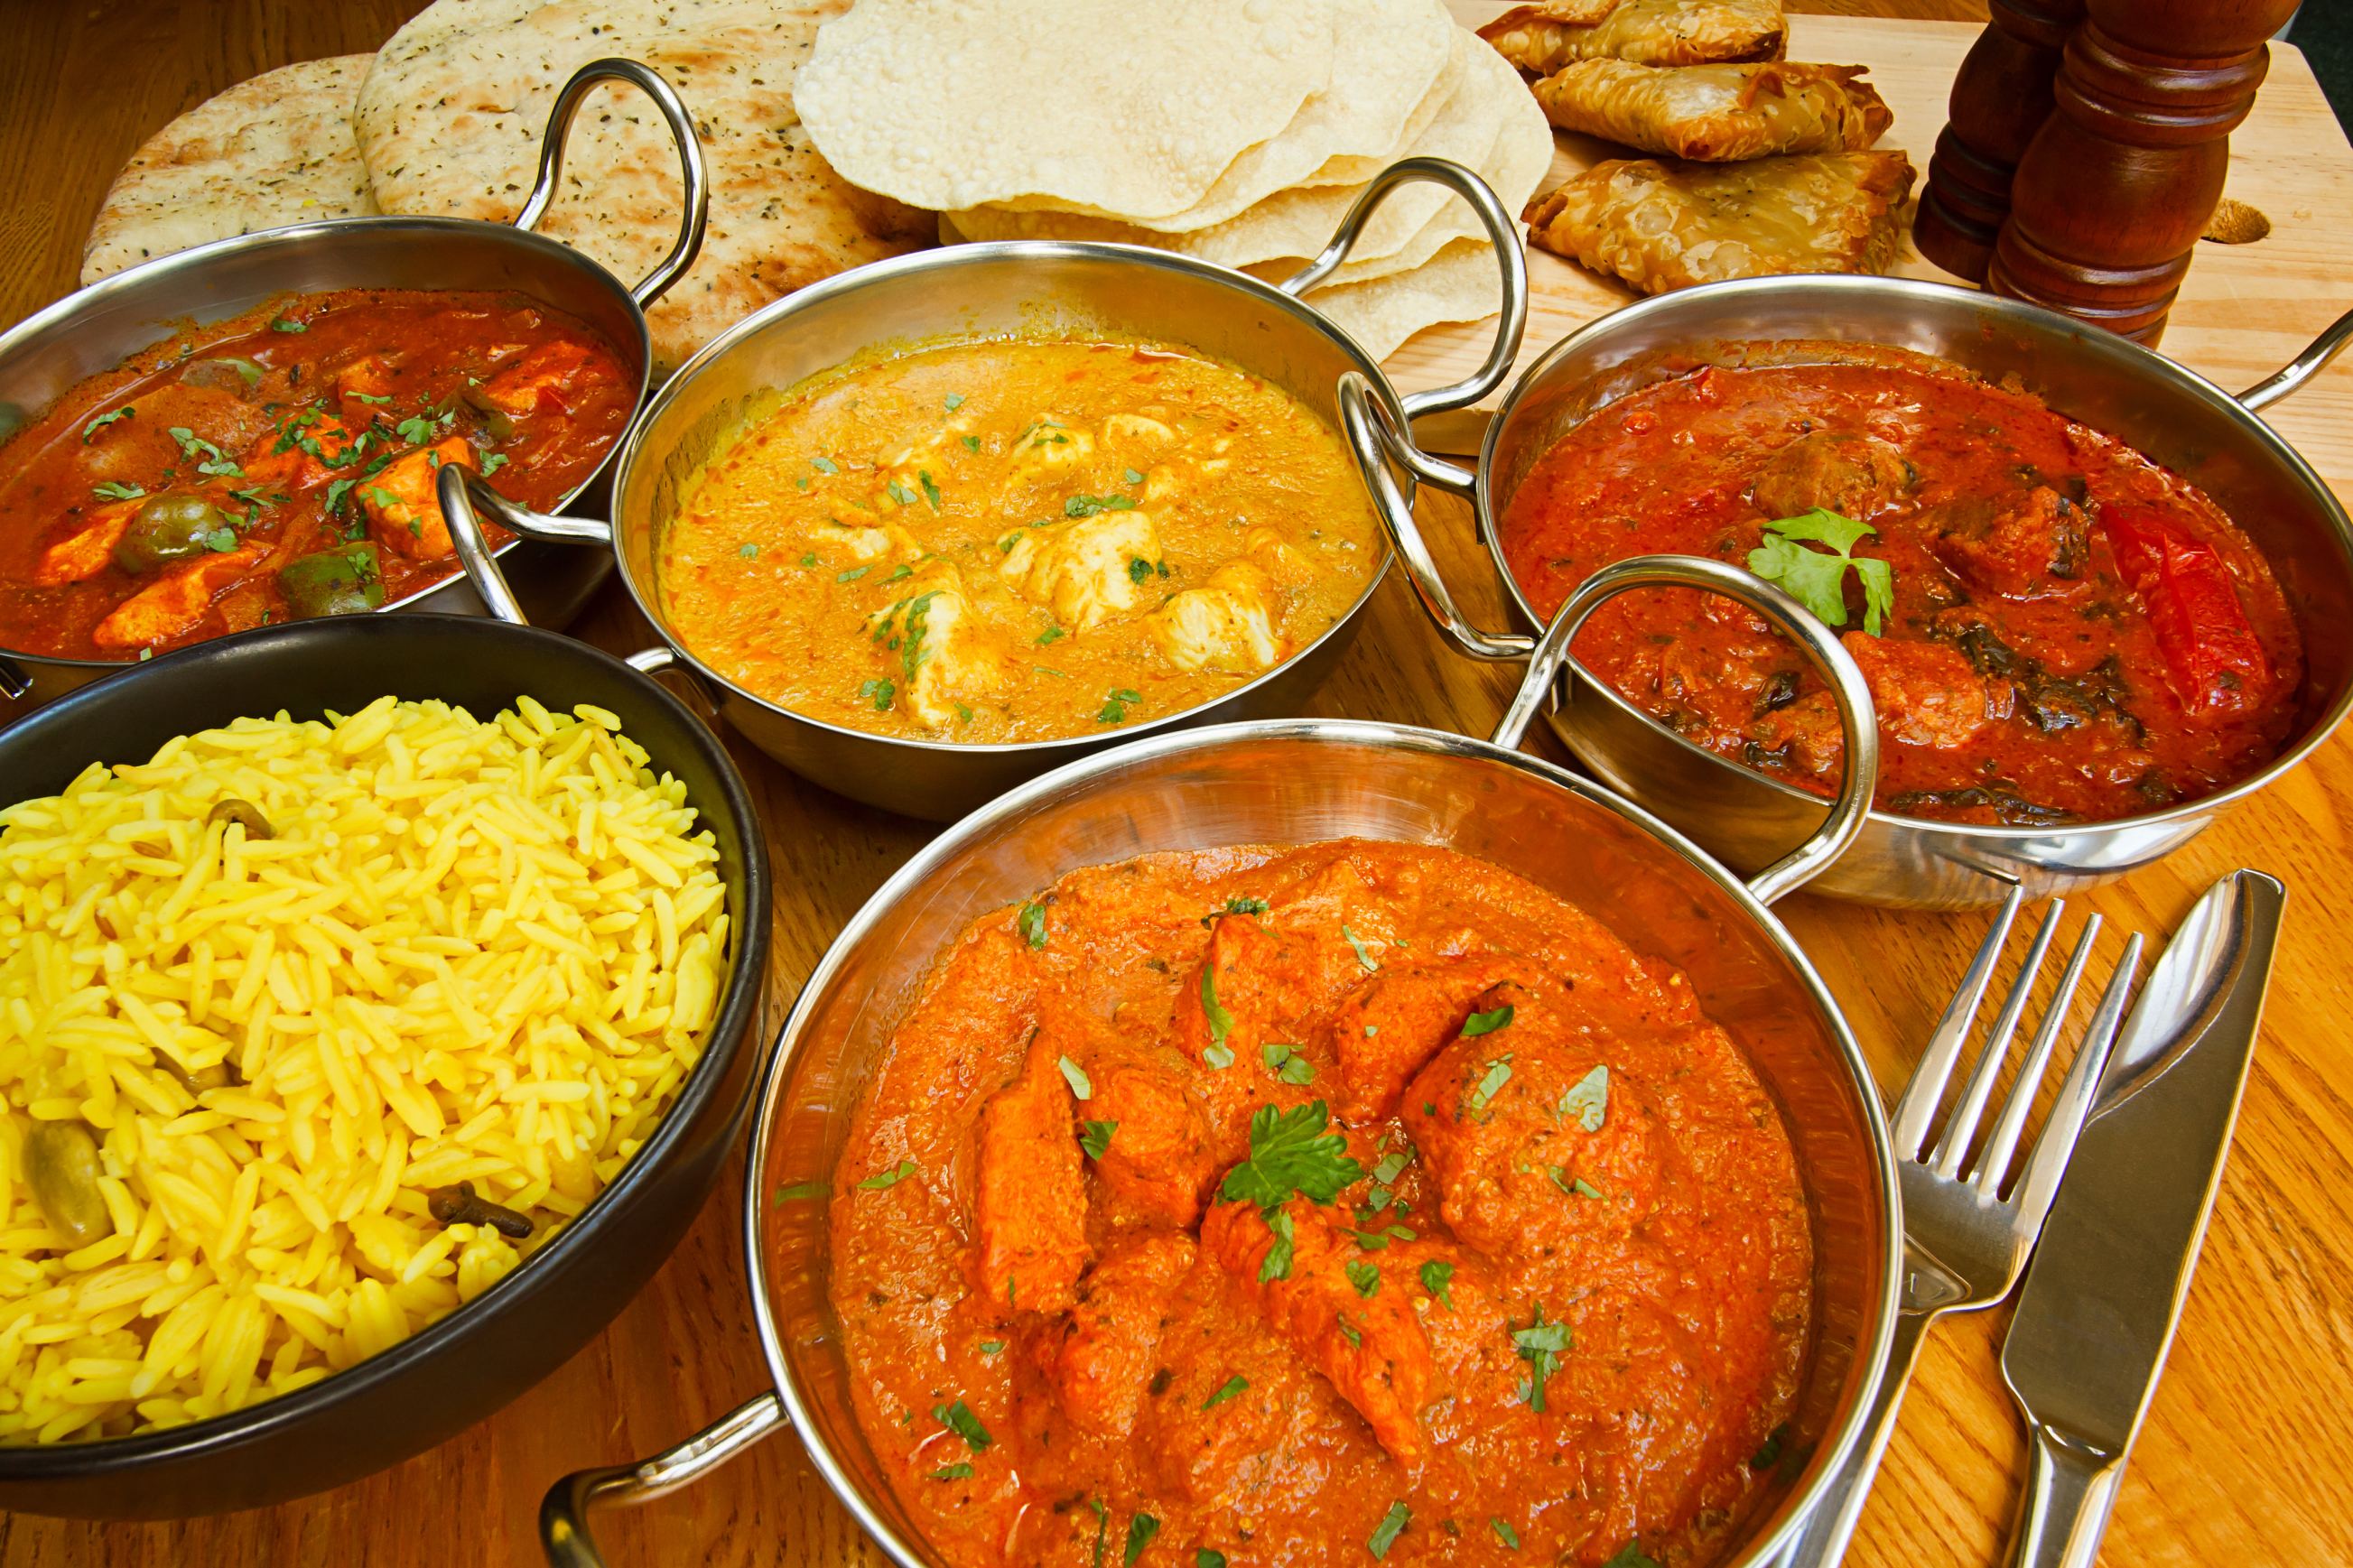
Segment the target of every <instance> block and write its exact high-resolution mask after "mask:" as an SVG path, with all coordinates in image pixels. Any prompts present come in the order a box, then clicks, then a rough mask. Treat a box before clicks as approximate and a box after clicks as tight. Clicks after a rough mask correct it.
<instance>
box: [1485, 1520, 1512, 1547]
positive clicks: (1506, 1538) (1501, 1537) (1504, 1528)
mask: <svg viewBox="0 0 2353 1568" xmlns="http://www.w3.org/2000/svg"><path fill="white" fill-rule="evenodd" d="M1487 1522H1488V1523H1489V1524H1492V1525H1493V1526H1494V1527H1495V1539H1496V1540H1498V1541H1500V1542H1503V1543H1504V1550H1505V1551H1506V1552H1517V1551H1518V1550H1519V1549H1520V1532H1519V1531H1516V1530H1514V1529H1513V1528H1512V1527H1511V1526H1510V1525H1508V1524H1505V1523H1504V1521H1502V1520H1500V1519H1491V1520H1489V1521H1487Z"/></svg>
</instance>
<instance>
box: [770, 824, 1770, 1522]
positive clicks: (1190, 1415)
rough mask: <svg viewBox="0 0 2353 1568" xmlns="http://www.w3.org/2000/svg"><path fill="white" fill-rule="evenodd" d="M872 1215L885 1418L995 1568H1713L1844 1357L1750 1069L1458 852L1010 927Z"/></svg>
mask: <svg viewBox="0 0 2353 1568" xmlns="http://www.w3.org/2000/svg"><path fill="white" fill-rule="evenodd" d="M832 1193H833V1195H832V1198H831V1205H832V1209H831V1215H830V1219H831V1264H830V1278H829V1286H828V1288H829V1291H830V1300H831V1302H832V1305H833V1308H834V1310H835V1312H836V1315H837V1316H838V1318H839V1323H840V1327H841V1334H842V1343H843V1348H844V1350H845V1352H847V1354H848V1357H849V1366H850V1369H851V1373H852V1386H853V1393H854V1398H855V1403H856V1407H857V1411H858V1415H859V1419H860V1424H861V1426H862V1427H863V1429H864V1432H865V1434H866V1436H867V1438H868V1440H869V1441H870V1442H871V1445H872V1447H873V1449H874V1452H875V1454H876V1455H877V1457H878V1458H880V1460H881V1466H882V1469H883V1472H884V1473H885V1475H886V1476H887V1477H888V1478H889V1480H890V1483H891V1485H892V1488H893V1489H895V1490H896V1492H897V1494H898V1495H899V1497H900V1498H901V1499H902V1500H903V1502H904V1503H905V1505H906V1507H907V1510H908V1511H909V1513H910V1514H911V1515H912V1516H913V1519H914V1520H915V1521H917V1523H918V1524H919V1525H920V1527H921V1528H922V1530H923V1534H924V1535H925V1537H926V1538H927V1539H928V1541H929V1542H930V1543H931V1546H932V1548H933V1550H934V1551H935V1552H937V1553H938V1554H939V1556H940V1558H941V1559H942V1560H943V1561H944V1562H946V1563H953V1564H956V1565H957V1568H982V1565H997V1564H1021V1565H1023V1568H1027V1565H1029V1564H1048V1565H1057V1568H1096V1565H1097V1564H1103V1563H1125V1564H1134V1563H1143V1564H1145V1565H1147V1568H1148V1565H1149V1564H1152V1563H1166V1564H1170V1565H1172V1568H1217V1565H1219V1564H1224V1565H1226V1568H1256V1565H1269V1568H1271V1565H1273V1564H1284V1565H1288V1568H1313V1565H1318V1564H1327V1563H1328V1564H1346V1565H1350V1568H1354V1565H1356V1564H1359V1563H1367V1562H1371V1561H1374V1560H1380V1561H1383V1562H1386V1563H1391V1564H1409V1563H1451V1564H1466V1563H1497V1564H1502V1563H1512V1564H1520V1563H1586V1564H1601V1563H1609V1564H1616V1565H1618V1568H1635V1565H1638V1564H1642V1563H1665V1564H1669V1565H1671V1568H1683V1565H1686V1564H1695V1563H1705V1562H1708V1561H1711V1560H1713V1558H1714V1557H1715V1555H1716V1553H1717V1551H1718V1550H1719V1548H1720V1547H1721V1545H1722V1544H1723V1542H1724V1541H1725V1537H1726V1535H1727V1533H1728V1532H1729V1531H1730V1530H1731V1529H1732V1528H1733V1527H1734V1526H1735V1525H1736V1523H1737V1522H1738V1521H1740V1520H1741V1519H1742V1518H1743V1517H1744V1515H1745V1511H1746V1509H1747V1508H1748V1507H1749V1506H1751V1504H1752V1503H1753V1500H1754V1499H1753V1495H1752V1494H1753V1491H1754V1488H1755V1483H1756V1481H1757V1476H1758V1474H1759V1473H1760V1472H1761V1471H1763V1470H1764V1469H1766V1468H1769V1467H1770V1466H1772V1465H1773V1464H1774V1463H1775V1461H1776V1456H1777V1455H1778V1454H1779V1453H1780V1452H1781V1451H1782V1447H1783V1444H1782V1429H1783V1425H1784V1423H1786V1422H1787V1421H1788V1417H1789V1415H1790V1413H1791V1408H1792V1405H1793V1401H1794V1399H1795V1395H1796V1387H1797V1379H1798V1375H1799V1369H1800V1363H1801V1361H1802V1358H1803V1355H1804V1352H1805V1349H1806V1344H1807V1323H1808V1315H1809V1310H1810V1292H1811V1288H1812V1287H1811V1271H1812V1231H1811V1228H1810V1220H1809V1217H1808V1207H1807V1202H1806V1198H1805V1195H1804V1193H1803V1190H1802V1187H1801V1185H1800V1183H1799V1174H1798V1171H1797V1166H1796V1162H1795V1158H1794V1156H1793V1153H1792V1152H1791V1146H1790V1142H1789V1139H1788V1135H1787V1133H1786V1131H1785V1130H1784V1128H1783V1126H1782V1123H1781V1120H1780V1116H1779V1113H1778V1110H1777V1109H1776V1107H1775V1105H1774V1102H1773V1101H1772V1100H1771V1099H1770V1098H1769V1097H1768V1095H1767V1092H1766V1090H1765V1089H1764V1088H1763V1087H1762V1085H1761V1084H1760V1082H1759V1080H1758V1079H1757V1075H1756V1073H1755V1071H1754V1070H1753V1069H1752V1068H1751V1067H1750V1066H1749V1064H1748V1062H1747V1060H1746V1058H1744V1057H1743V1055H1742V1054H1741V1052H1740V1050H1739V1049H1738V1047H1736V1046H1735V1045H1734V1044H1733V1042H1732V1040H1731V1039H1730V1038H1729V1037H1727V1036H1726V1035H1725V1033H1724V1031H1723V1030H1722V1029H1720V1028H1718V1027H1717V1026H1715V1025H1714V1024H1712V1023H1711V1022H1710V1021H1709V1020H1708V1018H1707V1017H1706V1016H1705V1015H1704V1013H1703V1012H1702V1011H1701V1008H1700V1005H1699V1003H1698V1001H1697V999H1696V998H1694V996H1693V994H1692V993H1691V990H1690V987H1689V986H1688V984H1686V983H1685V981H1684V979H1683V975H1682V974H1681V973H1678V972H1676V971H1675V970H1673V969H1672V968H1670V967H1667V966H1665V965H1663V964H1661V963H1656V962H1653V961H1651V960H1647V959H1644V958H1642V957H1641V956H1640V955H1638V954H1636V953H1635V952H1633V951H1631V950H1630V948H1628V947H1627V946H1626V945H1625V944H1624V943H1623V942H1620V940H1619V939H1618V938H1617V937H1616V936H1615V935H1613V934H1612V933H1611V932H1610V931H1609V929H1608V928H1607V927H1606V926H1604V925H1603V924H1602V923H1601V922H1600V921H1598V920H1596V919H1595V918H1594V917H1593V916H1592V915H1591V914H1589V913H1588V912H1587V911H1586V910H1582V909H1580V908H1578V907H1577V906H1576V905H1575V904H1572V903H1568V902H1565V901H1563V900H1560V899H1558V898H1556V897H1554V896H1553V895H1551V894H1549V893H1547V892H1546V891H1544V890H1542V889H1538V888H1536V887H1535V886H1534V885H1533V884H1531V883H1529V882H1527V881H1525V880H1524V879H1521V878H1519V877H1516V876H1514V875H1513V874H1512V873H1510V872H1508V871H1505V870H1503V869H1501V868H1497V867H1495V866H1493V865H1491V864H1489V863H1487V862H1484V861H1482V860H1477V859H1473V858H1470V857H1467V856H1463V855H1460V854H1457V853H1454V852H1452V851H1450V850H1445V849H1439V848H1430V847H1419V846H1409V845H1402V844H1383V843H1370V842H1365V841H1356V840H1349V841H1338V842H1332V843H1325V844H1318V845H1311V846H1307V847H1297V848H1289V849H1275V848H1248V847H1243V848H1229V849H1219V850H1214V851H1208V852H1203V853H1191V854H1173V855H1155V856H1146V857H1145V858H1140V859H1135V860H1130V861H1126V862H1124V863H1122V864H1118V865H1113V866H1104V867H1097V868H1090V869H1087V870H1082V871H1079V872H1075V873H1073V874H1071V875H1070V876H1068V877H1065V878H1063V879H1061V880H1060V882H1058V883H1056V884H1055V885H1054V886H1053V887H1052V888H1050V889H1044V890H1041V891H1040V892H1039V895H1038V896H1037V897H1036V898H1035V899H1034V900H1030V901H1029V902H1026V903H1024V904H1022V905H1020V906H1018V907H1017V908H1013V909H1008V910H1001V911H999V912H997V913H996V914H993V915H989V916H987V917H985V918H983V919H982V920H980V921H977V922H976V923H975V924H974V925H973V926H972V927H971V928H969V929H968V930H967V931H965V932H964V933H963V934H962V935H961V936H960V937H959V938H958V939H957V940H956V941H955V942H954V943H953V944H952V945H951V946H950V947H949V948H948V949H947V950H946V951H945V952H944V954H943V955H942V957H941V958H940V960H939V961H938V963H936V964H935V966H934V969H933V970H932V972H931V973H930V974H929V976H928V977H927V979H926V981H925V983H924V985H923V989H922V992H921V994H920V995H919V997H918V999H917V1000H916V1001H915V1003H914V1004H913V1007H912V1009H911V1010H910V1012H909V1013H908V1015H907V1016H906V1017H905V1018H904V1020H903V1021H902V1023H901V1024H900V1025H899V1026H898V1028H897V1030H896V1032H895V1034H894V1035H893V1037H892V1041H891V1043H890V1046H889V1048H888V1051H887V1053H886V1054H885V1056H884V1058H883V1059H882V1061H881V1066H880V1068H878V1070H877V1073H876V1076H875V1078H874V1079H873V1081H872V1083H871V1087H870V1088H869V1089H868V1091H867V1094H866V1098H865V1100H864V1101H863V1103H862V1104H861V1105H860V1109H859V1110H858V1113H857V1116H856V1118H855V1121H854V1122H853V1124H852V1126H851V1129H850V1132H849V1139H848V1142H847V1144H846V1146H845V1147H844V1149H843V1152H842V1154H841V1157H840V1163H839V1166H838V1175H837V1179H836V1180H835V1182H834V1184H833V1185H832ZM784 1195H785V1196H786V1197H788V1198H789V1197H792V1196H806V1195H809V1190H808V1189H807V1188H806V1187H794V1188H787V1189H786V1194H784ZM1791 1458H1792V1459H1793V1460H1794V1458H1795V1452H1794V1446H1792V1452H1791Z"/></svg>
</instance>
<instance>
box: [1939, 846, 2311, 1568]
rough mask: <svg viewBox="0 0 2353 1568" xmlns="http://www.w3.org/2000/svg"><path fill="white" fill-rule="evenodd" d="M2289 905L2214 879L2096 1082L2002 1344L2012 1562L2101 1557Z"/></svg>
mask: <svg viewBox="0 0 2353 1568" xmlns="http://www.w3.org/2000/svg"><path fill="white" fill-rule="evenodd" d="M2286 897H2287V895H2286V890H2285V889H2284V888H2282V887H2281V885H2280V884H2279V882H2278V881H2276V880H2275V879H2273V878H2270V877H2267V876H2264V875H2263V873H2262V872H2260V871H2238V872H2234V873H2232V875H2230V876H2228V877H2225V878H2223V879H2221V881H2220V882H2218V883H2216V884H2215V885H2214V887H2213V888H2212V889H2211V890H2210V891H2209V892H2208V893H2207V894H2206V896H2205V897H2204V898H2202V899H2200V900H2199V902H2198V904H2197V905H2196V907H2195V908H2193V909H2192V910H2190V913H2189V919H2188V920H2186V921H2183V922H2182V926H2181V929H2180V931H2178V932H2177V933H2176V934H2175V936H2174V939H2173V941H2172V942H2171V943H2169V944H2168V946H2167V948H2166V950H2165V952H2164V955H2163V956H2162V957H2160V958H2159V959H2158V963H2157V967H2156V969H2155V971H2154V972H2153V973H2151V974H2150V976H2149V982H2148V984H2147V988H2146V989H2145V990H2144V991H2143V993H2142V994H2141V999H2140V1001H2139V1003H2138V1004H2137V1005H2135V1007H2134V1008H2133V1013H2132V1016H2131V1017H2130V1018H2129V1019H2128V1020H2126V1024H2125V1026H2124V1032H2123V1034H2122V1036H2121V1037H2119V1039H2118V1041H2117V1043H2116V1050H2115V1053H2114V1056H2113V1058H2111V1060H2110V1061H2109V1064H2108V1068H2107V1071H2106V1073H2105V1076H2104V1077H2103V1078H2102V1079H2101V1081H2100V1087H2099V1092H2098V1095H2097V1097H2096V1099H2095V1100H2094V1103H2093V1108H2092V1117H2091V1121H2089V1123H2088V1124H2087V1125H2086V1126H2085V1127H2084V1131H2083V1134H2082V1136H2081V1137H2080V1138H2079V1139H2078V1140H2077V1141H2076V1148H2075V1157H2074V1159H2073V1161H2071V1162H2070V1163H2068V1167H2067V1173H2066V1180H2065V1181H2064V1182H2063V1183H2062V1184H2060V1187H2059V1194H2058V1200H2057V1203H2056V1204H2055V1205H2053V1207H2052V1211H2051V1215H2050V1218H2049V1220H2048V1222H2047V1223H2046V1224H2045V1226H2044V1227H2043V1243H2042V1247H2040V1248H2039V1249H2038V1250H2037V1251H2036V1253H2035V1256H2034V1264H2033V1267H2032V1268H2030V1269H2028V1270H2027V1274H2026V1284H2025V1287H2024V1289H2022V1290H2021V1291H2020V1293H2019V1301H2018V1310H2017V1314H2016V1315H2015V1316H2014V1317H2013V1318H2012V1319H2011V1320H2010V1332H2009V1335H2008V1337H2007V1338H2006V1339H2005V1340H2004V1342H2003V1343H2002V1352H2001V1371H2002V1379H2003V1381H2004V1382H2006V1383H2008V1384H2010V1393H2011V1394H2012V1395H2013V1396H2014V1397H2015V1398H2016V1399H2017V1401H2018V1405H2019V1408H2020V1409H2021V1411H2023V1412H2024V1413H2025V1416H2026V1424H2027V1429H2028V1432H2029V1435H2030V1436H2031V1440H2032V1444H2033V1454H2032V1458H2031V1461H2030V1468H2029V1469H2028V1473H2027V1480H2026V1488H2025V1492H2024V1495H2023V1497H2022V1498H2021V1500H2020V1508H2019V1524H2018V1528H2017V1530H2016V1531H2015V1532H2014V1533H2013V1535H2012V1537H2011V1552H2010V1557H2009V1559H2008V1561H2009V1562H2010V1563H2012V1564H2015V1565H2017V1568H2090V1564H2091V1563H2092V1561H2093V1559H2094V1557H2095V1556H2097V1555H2098V1552H2099V1548H2100V1536H2101V1532H2102V1531H2105V1529H2106V1528H2107V1521H2108V1511H2109V1510H2110V1509H2111V1508H2112V1507H2113V1506H2114V1505H2115V1502H2116V1489H2117V1485H2118V1483H2119V1482H2120V1480H2121V1479H2122V1478H2123V1475H2124V1466H2125V1458H2126V1454H2127V1453H2128V1452H2129V1451H2130V1449H2131V1447H2132V1442H2133V1437H2134V1436H2135V1434H2136V1433H2137V1431H2138V1430H2139V1426H2140V1422H2141V1418H2142V1416H2143V1415H2145V1414H2146V1413H2147V1409H2148V1402H2149V1396H2150V1395H2151V1394H2153V1393H2154V1392H2155V1391H2156V1388H2157V1380H2158V1374H2159V1373H2160V1372H2161V1371H2162V1370H2163V1369H2164V1365H2165V1355H2166V1351H2167V1350H2168V1347H2169V1346H2170V1345H2171V1343H2172V1342H2173V1331H2174V1327H2175V1325H2176V1324H2177V1323H2178V1322H2179V1321H2180V1316H2181V1305H2182V1301H2183V1300H2184V1299H2185V1298H2186V1297H2187V1296H2188V1295H2189V1277H2190V1272H2191V1270H2192V1269H2193V1268H2196V1266H2197V1262H2198V1249H2199V1245H2200V1242H2201V1241H2202V1240H2203V1239H2204V1237H2205V1234H2206V1220H2207V1216H2208V1215H2209V1214H2210V1213H2211V1210H2212V1207H2213V1203H2214V1193H2215V1189H2216V1188H2217V1187H2218V1186H2219V1185H2220V1184H2221V1176H2222V1164H2223V1161H2224V1159H2225V1157H2226V1156H2227V1155H2228V1153H2229V1152H2230V1146H2231V1131H2232V1125H2233V1123H2234V1122H2235V1121H2237V1118H2238V1111H2239V1097H2240V1094H2241V1091H2242V1089H2244V1087H2245V1084H2246V1076H2247V1067H2248V1064H2249V1062H2250V1060H2251V1059H2252V1058H2253V1052H2254V1044H2255V1032H2256V1028H2257V1026H2258V1025H2259V1024H2260V1023H2261V1022H2262V1018H2263V992H2264V988H2265V987H2266V986H2267V985H2268V984H2269V983H2270V979H2271V968H2272V958H2273V954H2274V950H2275V948H2276V945H2277V942H2278V937H2279V922H2280V914H2281V911H2282V910H2283V908H2284V905H2285V902H2286ZM1906 1196H1907V1199H1908V1196H1909V1194H1908V1192H1907V1194H1906Z"/></svg>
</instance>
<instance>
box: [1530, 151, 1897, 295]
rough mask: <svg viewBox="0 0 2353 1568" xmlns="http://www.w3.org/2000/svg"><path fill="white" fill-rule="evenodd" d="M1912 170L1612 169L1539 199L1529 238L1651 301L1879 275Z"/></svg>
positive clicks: (1779, 166) (1835, 165)
mask: <svg viewBox="0 0 2353 1568" xmlns="http://www.w3.org/2000/svg"><path fill="white" fill-rule="evenodd" d="M1912 175H1913V171H1912V163H1911V161H1910V160H1909V159H1907V158H1905V156H1904V154H1903V153H1817V154H1812V155H1808V156H1800V157H1792V158H1761V159H1757V160H1756V161H1754V162H1751V163H1660V162H1657V161H1654V160H1651V159H1641V160H1622V159H1620V160H1612V161H1610V162H1609V163H1597V164H1595V165H1594V166H1593V168H1591V169H1590V170H1588V171H1587V172H1586V173H1585V174H1579V175H1578V176H1577V178H1575V179H1573V180H1571V181H1569V182H1568V183H1567V184H1565V185H1562V186H1561V187H1560V188H1559V189H1558V190H1556V191H1552V192H1550V193H1548V194H1546V195H1543V196H1540V197H1538V198H1537V199H1536V200H1535V202H1534V203H1532V204H1531V205H1529V207H1528V210H1527V211H1526V212H1525V213H1524V214H1522V215H1521V216H1523V217H1525V219H1526V220H1527V223H1528V237H1529V238H1530V239H1531V240H1532V241H1534V242H1535V244H1537V245H1540V246H1542V247H1545V248H1546V250H1550V251H1554V252H1556V253H1557V254H1559V255H1562V256H1566V257H1568V258H1571V259H1572V260H1576V261H1580V262H1582V263H1584V264H1585V265H1586V266H1588V267H1589V268H1593V270H1594V271H1596V272H1600V273H1605V274H1608V275H1609V276H1612V277H1617V278H1622V279H1625V280H1626V281H1627V282H1629V283H1630V284H1632V285H1633V286H1634V287H1635V288H1637V289H1641V291H1642V292H1643V293H1646V294H1659V293H1663V292H1665V291H1666V290H1668V289H1685V288H1689V287H1690V286H1691V285H1693V284H1694V283H1710V282H1714V281H1715V280H1716V279H1720V278H1759V277H1766V276H1769V275H1772V274H1776V273H1788V272H1879V271H1883V270H1885V268H1886V267H1887V264H1888V263H1889V262H1890V261H1891V260H1893V259H1894V253H1895V245H1896V239H1897V236H1898V234H1899V231H1900V229H1901V227H1902V222H1901V215H1902V208H1903V205H1904V199H1905V195H1907V194H1909V192H1910V191H1911V189H1912Z"/></svg>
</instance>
